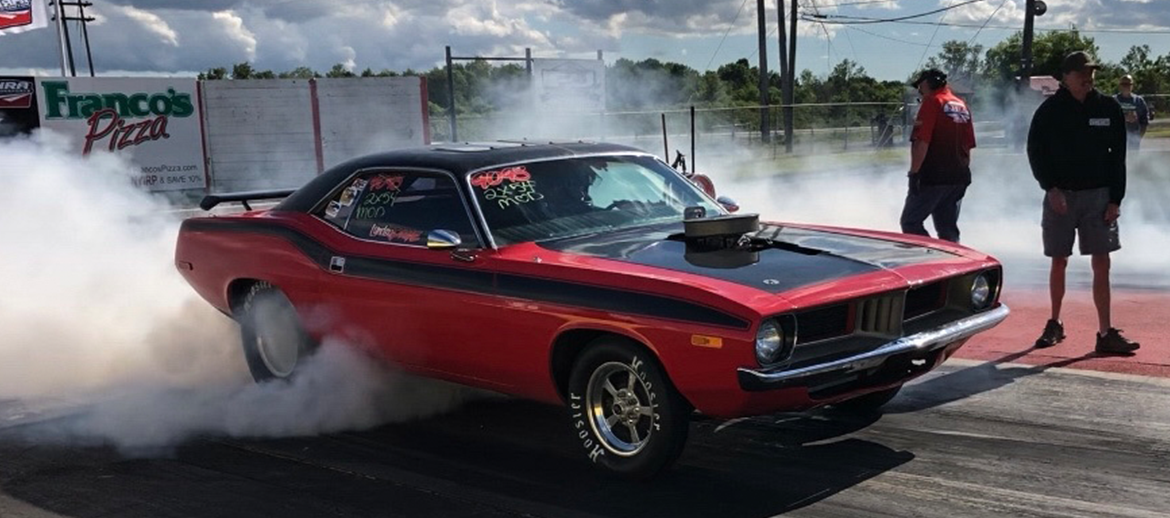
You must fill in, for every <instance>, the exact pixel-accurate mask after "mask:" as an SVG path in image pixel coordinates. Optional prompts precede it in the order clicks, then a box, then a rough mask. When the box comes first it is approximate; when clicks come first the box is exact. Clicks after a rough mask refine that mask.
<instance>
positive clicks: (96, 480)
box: [0, 360, 1170, 518]
mask: <svg viewBox="0 0 1170 518" xmlns="http://www.w3.org/2000/svg"><path fill="white" fill-rule="evenodd" d="M15 404H16V403H14V402H11V401H9V402H0V516H3V517H5V518H10V517H11V518H26V517H27V518H41V517H50V518H56V517H76V518H97V517H110V516H117V517H124V518H147V517H149V518H161V517H171V516H175V517H195V518H208V517H229V516H230V517H238V516H280V517H284V518H297V517H378V516H404V517H414V516H444V517H460V516H468V517H492V516H550V517H590V516H607V517H638V518H645V517H648V516H672V517H673V516H681V517H692V516H693V517H700V516H703V517H706V516H734V517H763V516H774V515H779V514H784V515H786V516H800V517H845V516H891V517H893V516H898V517H904V516H947V517H949V518H957V517H992V516H995V517H999V516H1032V517H1062V518H1064V517H1077V516H1085V517H1089V516H1093V517H1097V516H1111V517H1154V516H1170V496H1168V495H1170V469H1168V467H1170V390H1168V385H1167V383H1166V381H1165V380H1162V379H1147V378H1143V377H1139V376H1132V375H1117V374H1099V373H1082V372H1078V371H1070V370H1067V369H1063V368H1039V367H1036V366H1030V365H1019V364H1012V363H991V362H976V361H969V360H959V361H955V362H950V363H948V364H945V365H944V366H943V367H942V368H940V369H939V370H937V371H935V372H933V373H931V374H929V375H927V376H925V377H924V378H922V379H920V380H917V381H915V382H914V383H912V384H911V385H908V386H907V387H906V388H905V389H904V391H903V392H902V394H900V395H899V396H898V397H897V398H896V399H895V400H894V401H893V402H891V403H890V404H889V405H888V407H887V408H886V411H885V413H884V415H873V416H847V415H841V414H838V413H837V412H834V411H832V410H818V411H813V412H807V413H795V414H777V415H770V416H762V417H755V418H750V419H740V420H734V421H719V420H712V419H706V418H702V417H696V418H695V420H694V421H693V423H692V426H691V438H690V442H689V443H688V446H687V450H686V452H685V453H684V454H683V457H682V459H681V460H680V462H679V463H678V465H676V466H675V467H674V468H673V469H672V470H671V471H669V472H667V473H665V474H664V475H663V476H661V477H659V478H658V479H655V480H654V481H652V482H647V483H636V482H625V481H614V480H608V479H606V478H604V477H601V476H599V475H598V474H597V473H595V472H594V471H593V470H591V469H590V467H589V466H588V464H587V460H586V458H585V456H584V455H582V454H581V452H579V451H578V450H579V445H578V444H577V443H576V442H575V441H574V440H573V438H572V437H571V435H570V434H569V426H568V424H567V422H566V420H565V417H564V415H563V413H562V411H561V410H560V409H558V408H555V407H548V406H543V405H538V404H534V403H528V402H523V401H517V400H510V399H504V400H483V401H477V402H474V403H469V404H467V405H466V406H464V407H463V408H461V409H459V410H456V411H454V412H452V413H449V414H446V415H442V416H438V417H435V418H431V419H427V420H422V421H417V422H412V423H405V424H397V425H387V426H383V427H380V428H377V429H374V430H370V431H365V432H351V433H340V434H334V435H328V436H320V437H306V438H290V439H278V440H249V439H229V438H222V437H220V438H216V437H209V438H205V439H202V440H199V441H195V442H191V443H188V444H185V445H182V446H180V447H177V448H175V449H174V450H172V451H168V452H151V453H150V454H148V455H145V456H126V455H124V454H120V453H119V452H117V451H114V450H112V449H110V448H107V447H101V446H81V445H60V444H58V445H52V444H37V443H35V442H34V443H30V442H28V440H27V439H28V438H33V439H35V438H36V437H38V435H39V432H38V431H39V430H45V429H46V428H44V427H51V426H53V423H54V422H59V421H57V420H61V419H69V416H68V415H67V414H61V413H60V408H55V409H54V412H53V413H54V417H53V418H51V419H47V420H46V419H40V420H36V421H34V422H30V423H27V424H22V423H20V422H19V421H20V419H11V418H10V419H7V420H5V416H6V415H11V414H12V412H13V410H12V409H13V408H14V405H15ZM34 407H35V404H34V403H30V402H24V403H23V404H22V406H21V408H20V410H19V411H20V412H24V413H26V414H35V408H34ZM76 410H77V411H78V412H83V411H84V409H83V408H78V409H76ZM40 415H45V414H40ZM5 423H6V424H5Z"/></svg>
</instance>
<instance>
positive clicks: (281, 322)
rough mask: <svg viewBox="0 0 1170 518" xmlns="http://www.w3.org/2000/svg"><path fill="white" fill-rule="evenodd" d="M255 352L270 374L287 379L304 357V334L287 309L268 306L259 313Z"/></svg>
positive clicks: (261, 308) (264, 306) (274, 305)
mask: <svg viewBox="0 0 1170 518" xmlns="http://www.w3.org/2000/svg"><path fill="white" fill-rule="evenodd" d="M256 327H257V328H258V329H257V330H256V338H255V340H256V352H257V353H259V354H260V360H261V361H263V362H264V366H265V367H267V368H268V371H269V372H271V373H272V375H273V376H274V377H277V378H287V377H289V376H290V375H292V373H293V371H294V370H296V367H297V360H299V359H300V356H301V351H300V347H301V334H300V332H299V330H298V329H297V322H296V318H295V317H294V316H293V315H292V314H291V313H290V312H289V311H288V310H286V309H285V308H281V307H278V306H277V305H276V304H265V305H263V307H260V308H257V311H256Z"/></svg>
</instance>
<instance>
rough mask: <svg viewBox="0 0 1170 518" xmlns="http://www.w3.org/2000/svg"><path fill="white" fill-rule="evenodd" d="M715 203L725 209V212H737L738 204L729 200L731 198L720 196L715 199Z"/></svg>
mask: <svg viewBox="0 0 1170 518" xmlns="http://www.w3.org/2000/svg"><path fill="white" fill-rule="evenodd" d="M715 201H717V202H719V204H720V205H722V206H723V208H725V209H727V212H731V213H736V212H739V204H738V203H736V202H735V200H733V199H731V196H720V197H718V198H715Z"/></svg>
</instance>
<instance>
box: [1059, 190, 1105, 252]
mask: <svg viewBox="0 0 1170 518" xmlns="http://www.w3.org/2000/svg"><path fill="white" fill-rule="evenodd" d="M1064 198H1065V200H1067V201H1068V212H1066V213H1064V214H1057V213H1056V211H1054V210H1052V206H1051V205H1049V203H1048V194H1045V195H1044V216H1043V218H1042V219H1041V222H1040V226H1041V228H1043V230H1044V255H1046V256H1048V257H1068V256H1070V255H1072V247H1073V240H1074V238H1076V241H1077V242H1078V244H1079V245H1080V249H1081V255H1096V254H1107V253H1110V252H1115V251H1117V250H1120V249H1121V239H1120V237H1119V236H1118V231H1117V220H1114V221H1113V222H1112V223H1106V222H1105V208H1106V206H1108V205H1109V188H1108V187H1101V188H1099V189H1088V190H1084V191H1064ZM1078 236H1079V237H1078Z"/></svg>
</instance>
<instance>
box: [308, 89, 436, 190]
mask: <svg viewBox="0 0 1170 518" xmlns="http://www.w3.org/2000/svg"><path fill="white" fill-rule="evenodd" d="M422 81H423V79H422V78H418V77H357V78H334V79H328V78H326V79H318V80H317V104H318V106H319V109H320V114H321V143H322V148H323V152H324V162H325V168H326V169H328V168H330V167H333V166H334V165H337V164H339V163H341V162H344V161H346V160H349V159H350V158H354V157H358V156H362V155H367V154H370V153H375V152H380V151H389V150H392V149H401V148H405V147H413V146H421V145H424V144H426V143H427V141H428V140H429V139H426V138H425V133H426V124H425V123H424V122H425V120H424V118H423V117H422V114H423V110H425V109H426V108H425V101H424V100H423V98H422V95H423V93H422Z"/></svg>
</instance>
